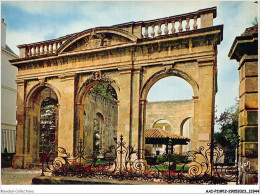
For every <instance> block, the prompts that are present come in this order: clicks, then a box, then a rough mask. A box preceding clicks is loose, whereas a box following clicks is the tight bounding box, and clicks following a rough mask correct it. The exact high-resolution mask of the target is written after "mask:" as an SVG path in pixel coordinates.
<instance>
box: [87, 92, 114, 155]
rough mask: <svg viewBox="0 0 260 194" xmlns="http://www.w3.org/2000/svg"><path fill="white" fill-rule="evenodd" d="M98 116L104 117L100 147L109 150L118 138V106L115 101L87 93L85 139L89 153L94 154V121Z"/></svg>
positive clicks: (101, 125) (101, 123) (93, 93)
mask: <svg viewBox="0 0 260 194" xmlns="http://www.w3.org/2000/svg"><path fill="white" fill-rule="evenodd" d="M97 114H99V115H102V117H103V120H102V121H100V127H101V128H100V130H99V133H100V146H101V147H102V148H107V147H108V146H110V145H114V144H115V142H114V138H116V137H117V125H118V105H117V103H116V102H115V101H113V100H110V99H107V98H105V97H103V96H101V95H99V94H97V93H95V92H94V91H90V92H88V93H87V95H86V98H85V106H84V137H85V145H86V149H87V153H92V152H93V129H94V119H98V118H97Z"/></svg>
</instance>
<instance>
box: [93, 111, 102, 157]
mask: <svg viewBox="0 0 260 194" xmlns="http://www.w3.org/2000/svg"><path fill="white" fill-rule="evenodd" d="M103 125H104V117H103V115H102V114H101V113H97V114H96V118H95V119H94V127H93V128H94V133H93V152H94V153H98V152H100V150H101V149H102V143H103V136H102V132H103Z"/></svg>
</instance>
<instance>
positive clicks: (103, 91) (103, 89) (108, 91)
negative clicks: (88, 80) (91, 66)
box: [93, 83, 117, 100]
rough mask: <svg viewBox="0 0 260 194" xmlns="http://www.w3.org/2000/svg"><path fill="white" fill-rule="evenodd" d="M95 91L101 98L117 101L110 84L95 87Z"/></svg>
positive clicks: (99, 84)
mask: <svg viewBox="0 0 260 194" xmlns="http://www.w3.org/2000/svg"><path fill="white" fill-rule="evenodd" d="M93 90H94V91H95V92H96V93H98V94H99V95H101V96H104V97H105V98H108V99H110V100H115V99H116V100H117V94H116V91H115V89H114V88H113V87H112V86H111V85H110V84H108V83H98V84H97V85H95V86H94V87H93Z"/></svg>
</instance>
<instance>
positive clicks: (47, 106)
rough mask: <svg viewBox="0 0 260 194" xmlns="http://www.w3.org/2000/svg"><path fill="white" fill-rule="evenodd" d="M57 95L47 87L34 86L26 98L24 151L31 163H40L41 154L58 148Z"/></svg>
mask: <svg viewBox="0 0 260 194" xmlns="http://www.w3.org/2000/svg"><path fill="white" fill-rule="evenodd" d="M58 102H59V100H58V96H57V93H56V92H55V91H54V90H53V89H52V88H50V87H48V86H40V85H38V86H36V87H35V88H33V89H32V90H31V92H29V94H28V97H27V108H26V115H25V118H26V122H25V137H26V142H27V143H26V144H25V150H26V153H27V154H28V155H30V156H31V163H32V164H36V163H39V162H40V161H41V157H42V156H43V153H49V152H53V154H54V153H55V152H54V150H55V148H57V147H58V126H59V122H58V120H59V119H58V118H59V104H58Z"/></svg>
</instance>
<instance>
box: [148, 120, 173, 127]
mask: <svg viewBox="0 0 260 194" xmlns="http://www.w3.org/2000/svg"><path fill="white" fill-rule="evenodd" d="M160 121H166V122H165V123H167V124H169V125H170V126H171V123H170V122H169V121H168V120H167V119H157V120H156V121H155V122H154V123H153V124H152V128H155V125H156V124H158V122H160ZM170 129H171V128H170Z"/></svg>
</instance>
